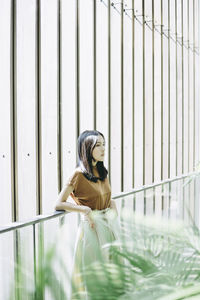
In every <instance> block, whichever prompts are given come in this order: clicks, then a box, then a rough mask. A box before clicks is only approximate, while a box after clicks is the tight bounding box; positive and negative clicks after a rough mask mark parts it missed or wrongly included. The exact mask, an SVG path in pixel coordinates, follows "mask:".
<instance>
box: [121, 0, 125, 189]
mask: <svg viewBox="0 0 200 300" xmlns="http://www.w3.org/2000/svg"><path fill="white" fill-rule="evenodd" d="M120 71H121V191H123V190H124V3H123V0H122V1H121V70H120Z"/></svg>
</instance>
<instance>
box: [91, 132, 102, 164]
mask: <svg viewBox="0 0 200 300" xmlns="http://www.w3.org/2000/svg"><path fill="white" fill-rule="evenodd" d="M104 156H105V141H104V138H103V137H102V136H101V135H99V136H98V139H97V143H96V145H95V147H94V149H93V151H92V157H93V159H94V160H95V161H104Z"/></svg>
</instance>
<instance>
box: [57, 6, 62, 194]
mask: <svg viewBox="0 0 200 300" xmlns="http://www.w3.org/2000/svg"><path fill="white" fill-rule="evenodd" d="M61 1H62V0H58V4H57V5H58V15H57V21H58V25H57V29H58V32H57V38H58V44H57V45H58V50H57V57H58V65H57V66H58V67H57V78H58V79H57V93H58V97H57V147H58V148H57V161H58V162H57V168H58V192H60V191H61V189H62V185H63V182H62V179H63V178H62V175H63V169H62V166H63V164H62V42H61V41H62V27H61V26H62V25H61V24H62V9H61Z"/></svg>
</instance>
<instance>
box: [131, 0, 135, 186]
mask: <svg viewBox="0 0 200 300" xmlns="http://www.w3.org/2000/svg"><path fill="white" fill-rule="evenodd" d="M134 7H135V3H134V0H132V187H133V188H134V186H135V169H134V161H135V18H134Z"/></svg>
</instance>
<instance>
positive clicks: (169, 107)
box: [168, 0, 171, 178]
mask: <svg viewBox="0 0 200 300" xmlns="http://www.w3.org/2000/svg"><path fill="white" fill-rule="evenodd" d="M170 26H171V22H170V0H168V178H170V167H171V161H170V160H171V155H170V154H171V152H170V142H171V140H170V130H171V124H170V109H171V105H170V104H171V103H170V102H171V97H170V89H171V85H170V79H171V75H170V63H171V60H170V38H169V34H170Z"/></svg>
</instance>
